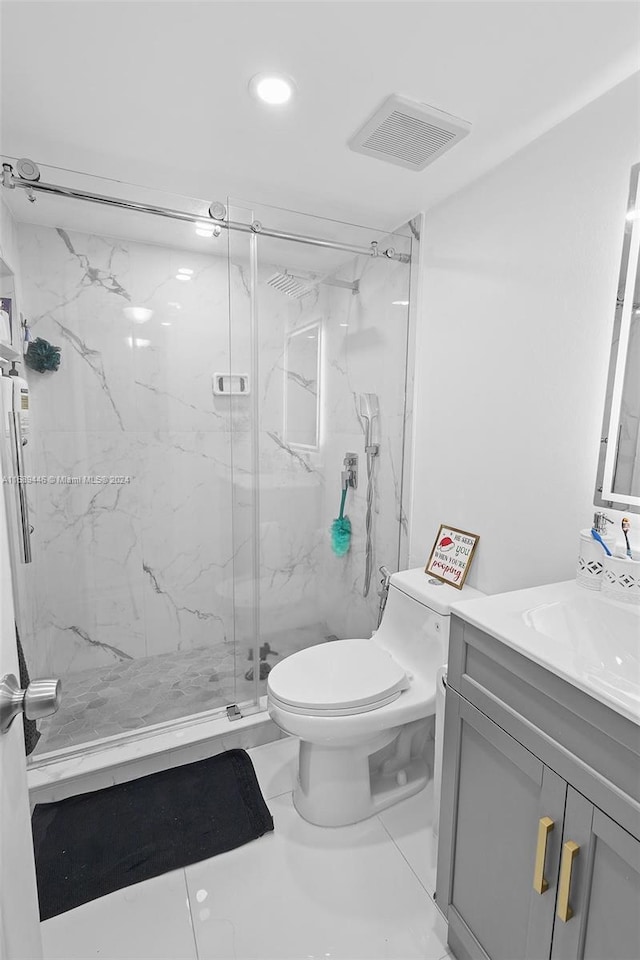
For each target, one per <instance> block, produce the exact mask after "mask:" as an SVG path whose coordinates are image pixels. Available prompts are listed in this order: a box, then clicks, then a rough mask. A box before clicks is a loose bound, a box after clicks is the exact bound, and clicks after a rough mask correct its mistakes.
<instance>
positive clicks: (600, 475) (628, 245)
mask: <svg viewBox="0 0 640 960" xmlns="http://www.w3.org/2000/svg"><path fill="white" fill-rule="evenodd" d="M639 178H640V163H635V164H634V165H633V166H632V167H631V182H630V186H629V198H628V202H627V208H626V216H625V225H624V238H623V242H622V259H621V263H620V275H619V278H618V286H617V292H616V306H615V315H614V320H613V333H612V340H611V355H610V358H609V373H608V376H607V390H606V394H605V403H604V416H603V418H602V431H601V434H600V451H599V455H598V467H597V473H596V487H595V493H594V497H593V502H594V505H595V506H598V507H608V508H609V509H610V510H623V511H626V512H631V513H640V497H635V496H631V494H628V495H625V494H617V495H616V494H615V492H614V485H615V474H616V466H617V461H618V449H617V448H618V441H617V438H616V442H615V445H611V444H610V443H609V437H610V436H612V434H613V435H615V434H619V425H618V424H617V423H613V418H614V417H615V419H616V421H617V420H619V419H620V409H619V408H620V402H619V400H620V395H621V393H622V381H623V380H624V375H625V365H626V354H625V355H624V356H623V355H622V352H621V349H620V348H621V343H620V337H621V333H623V328H622V320H623V313H624V296H625V290H626V287H627V280H628V275H629V265H630V254H631V249H632V245H635V244H634V243H633V241H634V240H635V239H636V238H637V236H638V234H639V233H640V217H635V218H629V216H628V215H629V212H630V211H636V210H638V209H639V208H640V192H639V189H638V188H639ZM636 269H638V268H636ZM635 276H636V274H635V272H634V283H635ZM632 308H633V303H632V305H631V308H630V309H632ZM626 343H627V340H626V339H625V344H624V345H623V346H625V345H626ZM614 399H615V400H617V402H614ZM629 500H630V501H631V502H629Z"/></svg>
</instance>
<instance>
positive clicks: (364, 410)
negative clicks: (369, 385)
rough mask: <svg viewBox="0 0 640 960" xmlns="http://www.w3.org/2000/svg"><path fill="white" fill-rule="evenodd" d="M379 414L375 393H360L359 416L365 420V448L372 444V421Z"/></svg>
mask: <svg viewBox="0 0 640 960" xmlns="http://www.w3.org/2000/svg"><path fill="white" fill-rule="evenodd" d="M379 414H380V406H379V403H378V394H377V393H361V394H360V417H361V418H362V419H363V420H365V421H366V425H365V427H366V429H365V448H366V447H371V446H372V445H373V421H374V420H375V419H376V417H378V416H379Z"/></svg>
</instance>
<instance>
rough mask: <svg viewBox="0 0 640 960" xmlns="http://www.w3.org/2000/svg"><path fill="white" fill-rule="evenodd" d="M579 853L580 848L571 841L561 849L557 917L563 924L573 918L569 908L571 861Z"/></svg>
mask: <svg viewBox="0 0 640 960" xmlns="http://www.w3.org/2000/svg"><path fill="white" fill-rule="evenodd" d="M579 853H580V847H579V846H578V844H577V843H574V842H573V840H567V842H566V843H565V844H563V847H562V861H561V863H560V882H559V884H558V916H559V917H560V919H561V920H562V922H563V923H567V921H568V920H571V917H572V916H573V910H572V909H571V907H570V906H569V894H570V893H571V874H572V872H573V861H574V860H575V858H576V857H577V856H578V854H579Z"/></svg>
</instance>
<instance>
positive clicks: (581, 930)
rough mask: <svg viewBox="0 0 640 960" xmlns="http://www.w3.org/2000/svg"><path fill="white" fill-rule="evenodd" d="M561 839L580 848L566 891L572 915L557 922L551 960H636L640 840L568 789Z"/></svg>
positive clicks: (639, 943) (639, 926)
mask: <svg viewBox="0 0 640 960" xmlns="http://www.w3.org/2000/svg"><path fill="white" fill-rule="evenodd" d="M564 837H565V841H564V842H568V843H576V844H577V845H578V846H579V852H578V855H577V858H576V869H575V871H574V874H575V876H574V877H572V881H571V884H570V889H569V891H568V892H569V905H570V908H571V909H572V911H573V916H572V917H571V920H570V922H567V923H561V922H556V925H555V929H554V934H553V942H552V951H551V957H552V960H575V958H576V957H578V958H580V960H583V958H584V960H608V958H612V960H637V958H638V957H639V956H640V953H639V952H638V951H639V949H640V841H638V840H636V838H635V837H632V836H631V835H630V834H628V833H627V832H626V830H623V829H622V827H620V826H619V825H618V824H617V823H616V822H615V820H612V819H611V818H610V817H607V816H606V815H605V814H604V813H603V812H602V810H599V809H598V808H597V807H594V805H593V804H592V803H589V801H588V800H586V799H585V798H584V797H583V796H582V795H581V794H579V793H577V792H576V791H575V790H572V789H571V787H569V790H568V795H567V812H566V817H565V830H564ZM580 860H581V861H582V863H581V864H580V869H578V862H579V861H580Z"/></svg>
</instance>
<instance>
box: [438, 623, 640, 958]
mask: <svg viewBox="0 0 640 960" xmlns="http://www.w3.org/2000/svg"><path fill="white" fill-rule="evenodd" d="M589 701H592V698H589V697H588V695H586V694H584V693H582V692H581V691H578V690H576V689H575V688H570V685H569V684H566V683H564V681H559V679H558V678H557V677H555V676H552V675H551V674H549V673H548V672H547V671H545V670H544V669H543V668H542V667H539V666H538V665H537V664H533V663H531V661H528V660H526V658H524V657H522V656H521V655H520V654H518V653H516V652H515V651H513V650H511V649H510V648H507V647H506V646H505V645H504V644H502V643H500V641H498V640H496V639H495V638H493V637H490V636H489V635H487V634H485V633H483V632H482V631H479V630H478V629H477V628H475V627H472V626H470V625H469V624H466V623H464V622H463V621H461V620H458V619H457V618H455V617H454V618H453V621H452V630H451V638H450V646H449V678H448V688H447V698H446V708H445V729H444V758H443V770H442V795H441V813H440V839H439V845H438V870H437V880H436V897H437V902H438V905H439V906H440V908H441V909H442V910H443V911H444V912H445V914H446V915H447V919H448V923H449V927H448V943H449V946H450V949H451V950H452V952H453V953H454V955H455V956H456V957H458V958H459V960H476V958H477V960H578V958H580V960H583V958H584V960H638V958H640V839H639V838H640V764H639V762H638V761H639V755H638V754H639V751H640V742H639V741H640V738H639V736H638V728H637V727H636V726H635V725H634V724H632V723H631V721H626V720H624V718H622V717H620V716H619V715H614V713H613V711H610V710H609V709H608V708H604V707H603V705H602V704H599V703H596V702H595V701H592V703H590V702H589ZM518 708H519V709H518ZM621 721H622V722H621ZM599 768H604V769H605V770H606V776H603V775H602V771H601V770H600V769H599Z"/></svg>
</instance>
